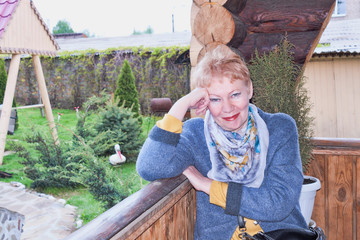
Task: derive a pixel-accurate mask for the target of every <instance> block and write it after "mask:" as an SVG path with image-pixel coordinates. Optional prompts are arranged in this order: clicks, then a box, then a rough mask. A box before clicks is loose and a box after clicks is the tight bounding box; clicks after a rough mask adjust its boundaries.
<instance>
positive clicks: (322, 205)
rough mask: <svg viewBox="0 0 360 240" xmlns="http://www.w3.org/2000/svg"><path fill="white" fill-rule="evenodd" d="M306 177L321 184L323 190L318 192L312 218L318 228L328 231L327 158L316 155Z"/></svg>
mask: <svg viewBox="0 0 360 240" xmlns="http://www.w3.org/2000/svg"><path fill="white" fill-rule="evenodd" d="M306 175H309V176H313V177H316V178H318V179H319V180H320V182H321V189H320V190H319V191H317V193H316V197H315V203H314V210H313V213H312V218H311V219H313V220H314V221H315V222H316V225H317V226H320V227H321V228H322V229H324V230H325V231H326V222H325V219H326V196H327V189H328V186H327V185H326V183H327V181H326V180H327V179H326V178H327V170H326V166H325V156H324V155H323V154H315V155H314V160H313V161H312V162H311V165H310V167H309V169H308V171H307V172H306Z"/></svg>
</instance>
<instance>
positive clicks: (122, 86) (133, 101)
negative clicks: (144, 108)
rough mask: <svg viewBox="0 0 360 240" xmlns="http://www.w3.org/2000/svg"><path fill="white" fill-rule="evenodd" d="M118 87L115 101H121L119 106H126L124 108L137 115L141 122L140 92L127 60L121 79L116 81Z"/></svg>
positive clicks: (122, 69) (121, 72)
mask: <svg viewBox="0 0 360 240" xmlns="http://www.w3.org/2000/svg"><path fill="white" fill-rule="evenodd" d="M116 86H117V88H116V90H115V93H114V96H115V100H117V101H119V104H118V106H120V105H122V104H125V105H124V107H125V108H129V109H131V110H132V111H133V112H134V113H135V117H136V118H138V119H139V120H140V121H141V118H139V117H140V115H139V111H140V105H139V98H138V91H137V90H136V85H135V76H134V74H133V72H132V70H131V67H130V64H129V62H128V61H127V60H126V59H125V61H124V64H123V66H122V68H121V71H120V75H119V78H118V80H117V81H116Z"/></svg>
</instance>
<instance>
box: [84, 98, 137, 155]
mask: <svg viewBox="0 0 360 240" xmlns="http://www.w3.org/2000/svg"><path fill="white" fill-rule="evenodd" d="M107 96H108V95H107ZM100 98H101V99H97V98H96V97H93V98H91V99H89V101H88V102H86V103H85V104H84V105H85V106H87V108H86V109H91V108H94V109H96V111H95V112H94V111H90V112H86V113H83V114H81V117H80V118H79V120H78V124H77V133H78V134H79V136H81V137H82V138H84V140H85V142H86V143H87V144H88V145H89V146H90V147H91V148H92V149H94V152H95V155H96V156H98V157H109V156H111V155H112V154H114V153H115V150H114V146H115V144H119V145H120V146H121V152H122V153H123V154H124V155H125V156H126V158H127V161H135V160H136V158H137V154H138V152H139V150H140V147H141V145H142V144H143V139H142V138H141V124H140V123H139V121H138V118H137V117H135V114H134V113H133V112H132V111H131V110H130V109H128V108H126V107H125V104H124V103H123V105H121V106H120V107H119V106H118V104H119V101H118V100H114V99H110V98H109V97H107V98H106V97H104V96H102V97H100ZM93 113H95V114H96V120H95V121H94V122H90V123H87V122H86V121H85V119H86V117H87V116H89V115H90V114H93Z"/></svg>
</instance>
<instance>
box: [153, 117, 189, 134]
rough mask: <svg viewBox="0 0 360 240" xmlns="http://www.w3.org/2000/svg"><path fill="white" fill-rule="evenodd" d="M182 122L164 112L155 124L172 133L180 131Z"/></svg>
mask: <svg viewBox="0 0 360 240" xmlns="http://www.w3.org/2000/svg"><path fill="white" fill-rule="evenodd" d="M183 124H184V123H183V122H182V121H180V120H179V119H177V118H176V117H174V116H172V115H170V114H165V116H164V118H163V119H161V120H159V121H157V122H156V126H158V127H159V128H161V129H163V130H165V131H168V132H173V133H181V132H182V126H183Z"/></svg>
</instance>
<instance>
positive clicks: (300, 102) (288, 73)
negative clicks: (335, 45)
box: [249, 40, 313, 170]
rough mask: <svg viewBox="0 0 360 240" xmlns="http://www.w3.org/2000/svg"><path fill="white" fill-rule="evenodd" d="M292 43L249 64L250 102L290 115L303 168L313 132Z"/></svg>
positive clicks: (305, 164)
mask: <svg viewBox="0 0 360 240" xmlns="http://www.w3.org/2000/svg"><path fill="white" fill-rule="evenodd" d="M292 48H293V46H292V45H291V44H290V43H289V42H288V41H287V40H284V41H283V42H282V43H280V44H279V46H278V47H277V48H276V49H275V50H274V51H271V52H269V53H268V54H264V55H263V56H259V53H258V52H256V53H255V57H254V58H253V59H252V60H251V62H250V65H249V70H250V75H251V78H252V81H253V87H254V97H253V102H254V104H256V105H257V106H258V107H259V108H261V109H262V110H264V111H266V112H270V113H275V112H283V113H287V114H289V115H290V116H292V117H293V118H294V119H295V121H296V125H297V128H298V133H299V143H300V154H301V159H302V163H303V169H304V170H306V168H307V166H308V163H309V162H310V160H311V151H312V144H311V141H310V138H311V137H312V134H313V131H312V129H311V124H312V121H313V118H311V117H310V115H309V113H310V104H309V97H308V96H307V90H306V89H305V88H304V81H305V79H304V77H303V75H302V72H301V69H300V68H299V67H298V66H297V65H296V64H295V62H294V57H293V53H292V52H291V49H292Z"/></svg>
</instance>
